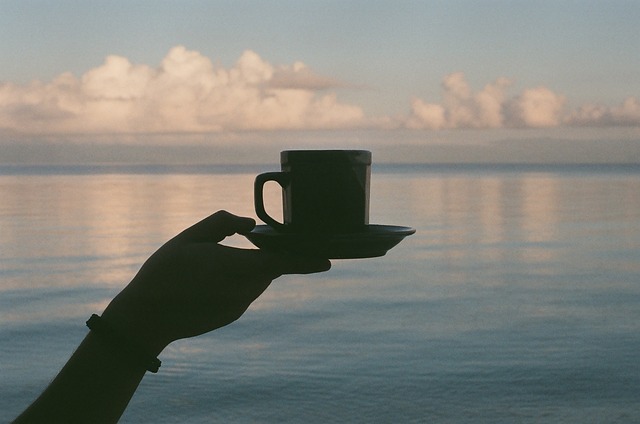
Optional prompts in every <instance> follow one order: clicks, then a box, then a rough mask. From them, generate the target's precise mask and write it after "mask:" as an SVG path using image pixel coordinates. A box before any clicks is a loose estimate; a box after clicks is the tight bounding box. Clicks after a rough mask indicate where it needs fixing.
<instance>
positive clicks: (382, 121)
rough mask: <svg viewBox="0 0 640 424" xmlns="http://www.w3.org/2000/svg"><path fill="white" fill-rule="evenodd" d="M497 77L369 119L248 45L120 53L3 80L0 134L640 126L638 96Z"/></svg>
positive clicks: (302, 71)
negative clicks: (216, 57) (583, 98)
mask: <svg viewBox="0 0 640 424" xmlns="http://www.w3.org/2000/svg"><path fill="white" fill-rule="evenodd" d="M512 85H513V83H512V81H511V80H510V79H508V78H505V77H500V78H497V79H496V80H495V81H494V82H491V83H489V84H487V85H485V86H484V87H483V88H482V89H481V90H479V91H474V90H473V89H472V88H471V87H470V85H469V84H468V82H467V81H466V79H465V75H464V74H463V73H462V72H456V73H452V74H450V75H447V76H445V78H444V79H443V81H442V86H441V99H440V100H439V101H438V102H427V101H425V100H423V99H420V98H414V99H413V100H412V101H411V103H410V112H409V113H408V114H407V115H405V116H401V117H384V116H382V117H375V118H373V117H367V116H365V113H364V111H363V109H362V108H361V107H360V106H358V105H353V104H347V103H343V102H341V101H339V100H338V98H337V95H336V93H335V92H334V91H332V90H335V89H338V88H343V87H345V84H343V83H341V82H340V81H338V80H336V79H333V78H331V77H326V76H322V75H318V74H317V73H315V72H314V71H313V70H311V69H310V68H309V67H307V66H306V65H305V64H304V63H302V62H295V63H293V64H289V65H273V64H271V63H269V62H267V61H266V60H264V59H263V58H261V57H260V56H259V55H258V54H257V53H255V52H253V51H250V50H248V51H245V52H244V53H243V54H242V55H241V56H240V58H239V59H238V61H237V62H236V63H235V64H234V65H233V66H232V67H230V68H224V67H221V66H215V65H214V64H213V62H212V61H211V60H210V59H209V58H207V57H205V56H203V55H202V54H200V53H199V52H197V51H192V50H188V49H186V48H185V47H183V46H177V47H174V48H172V49H171V50H170V51H169V52H168V54H167V55H166V57H165V58H164V59H163V60H162V62H161V63H160V65H159V66H158V67H151V66H148V65H144V64H133V63H131V62H130V61H129V60H128V59H127V58H125V57H121V56H115V55H114V56H108V57H107V58H106V59H105V62H104V63H103V64H102V65H101V66H99V67H97V68H94V69H91V70H89V71H88V72H86V73H85V74H83V75H81V76H80V77H77V76H75V75H73V74H71V73H63V74H61V75H59V76H58V77H56V78H54V79H53V80H52V81H50V82H40V81H33V82H31V83H29V84H24V85H20V84H13V83H10V82H4V83H0V131H4V132H10V133H13V134H36V135H37V134H54V135H55V134H139V133H210V132H225V131H227V132H233V131H244V130H252V131H254V130H292V129H302V130H304V129H349V128H411V129H416V130H441V129H459V128H466V129H469V128H470V129H491V128H553V127H561V126H601V127H608V126H640V100H638V98H637V97H629V98H627V99H626V100H624V101H623V102H621V104H619V105H617V106H613V107H611V106H605V105H582V106H579V107H577V108H575V109H569V108H568V101H567V99H566V97H565V96H563V95H562V94H559V93H556V92H554V91H552V90H551V89H549V88H547V87H544V86H538V87H533V88H525V89H523V90H522V91H520V92H519V93H517V94H515V95H510V94H509V90H510V88H511V87H512Z"/></svg>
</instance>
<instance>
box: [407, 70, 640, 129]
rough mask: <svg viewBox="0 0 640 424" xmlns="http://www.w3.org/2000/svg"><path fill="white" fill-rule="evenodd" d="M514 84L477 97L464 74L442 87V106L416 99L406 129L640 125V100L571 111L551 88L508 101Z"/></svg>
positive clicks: (489, 88) (504, 82)
mask: <svg viewBox="0 0 640 424" xmlns="http://www.w3.org/2000/svg"><path fill="white" fill-rule="evenodd" d="M510 86H511V81H510V80H509V79H507V78H504V77H500V78H498V79H496V80H495V81H494V82H493V83H491V84H487V85H486V86H485V87H484V88H483V89H482V90H480V91H478V92H474V91H473V90H472V89H471V87H470V86H469V84H468V83H467V81H466V80H465V77H464V74H463V73H462V72H456V73H453V74H450V75H447V76H446V77H445V78H444V79H443V82H442V98H441V102H440V103H428V102H425V101H423V100H422V99H419V98H415V99H413V100H412V102H411V113H410V115H409V116H408V117H407V119H406V120H405V126H406V127H408V128H414V129H434V130H438V129H456V128H551V127H560V126H603V127H606V126H640V100H638V98H636V97H629V98H627V99H626V100H625V101H624V102H622V103H621V104H620V105H619V106H614V107H608V106H602V105H583V106H580V107H578V108H577V109H575V110H572V111H571V110H567V107H566V105H567V99H566V97H565V96H563V95H561V94H558V93H556V92H554V91H552V90H551V89H549V88H547V87H544V86H539V87H534V88H526V89H524V90H522V92H521V93H520V94H518V95H515V96H512V97H508V96H507V90H508V88H509V87H510Z"/></svg>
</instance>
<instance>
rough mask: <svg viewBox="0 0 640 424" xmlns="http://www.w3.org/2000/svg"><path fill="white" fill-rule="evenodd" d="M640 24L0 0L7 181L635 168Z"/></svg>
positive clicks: (576, 13) (631, 16) (402, 5)
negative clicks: (314, 164)
mask: <svg viewBox="0 0 640 424" xmlns="http://www.w3.org/2000/svg"><path fill="white" fill-rule="evenodd" d="M637 22H640V2H639V1H633V0H628V1H621V0H612V1H603V0H601V1H587V0H584V1H557V0H550V1H547V0H540V1H519V0H512V1H492V0H476V1H471V0H447V1H429V0H423V1H405V0H388V1H381V0H366V1H361V0H355V1H336V0H324V1H313V0H308V1H299V0H298V1H293V0H287V1H285V0H283V1H265V0H262V1H243V0H236V1H231V0H228V1H193V0H184V1H177V0H171V1H167V0H153V1H151V0H149V1H131V0H126V1H125V0H111V1H87V0H74V1H70V0H60V1H56V2H51V1H46V0H40V1H35V0H1V1H0V163H40V162H65V161H67V162H118V161H125V162H126V161H141V162H167V161H169V162H170V161H179V162H186V163H198V162H212V161H213V162H215V161H219V162H225V161H233V160H238V161H246V160H249V161H255V160H259V159H260V158H261V157H263V156H264V155H271V156H269V157H274V158H277V151H279V150H280V149H286V148H370V149H372V150H374V154H375V153H376V152H379V153H380V156H381V158H382V159H383V160H389V161H404V162H410V161H440V162H475V161H511V162H521V161H524V162H527V161H529V162H531V161H539V162H548V161H559V162H575V161H578V162H585V161H586V162H637V163H640V29H639V26H638V25H637ZM272 152H275V153H272ZM374 160H375V156H374Z"/></svg>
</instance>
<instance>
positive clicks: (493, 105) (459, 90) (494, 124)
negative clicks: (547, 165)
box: [407, 72, 511, 129]
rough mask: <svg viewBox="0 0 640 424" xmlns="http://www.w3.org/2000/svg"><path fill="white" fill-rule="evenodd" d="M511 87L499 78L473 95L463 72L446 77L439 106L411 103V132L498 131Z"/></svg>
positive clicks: (501, 124)
mask: <svg viewBox="0 0 640 424" xmlns="http://www.w3.org/2000/svg"><path fill="white" fill-rule="evenodd" d="M510 84H511V81H509V80H508V79H507V78H498V79H497V80H496V81H495V82H493V83H491V84H487V85H486V86H485V87H484V88H483V89H482V90H481V91H480V92H478V93H473V91H472V90H471V87H469V84H468V83H467V81H466V80H465V78H464V74H463V73H462V72H456V73H454V74H450V75H447V76H446V77H445V78H444V80H443V82H442V104H432V103H425V102H424V101H422V100H421V99H414V100H413V102H412V115H411V116H410V117H409V118H408V120H407V126H408V127H410V128H426V129H445V128H499V127H502V126H503V121H504V116H503V112H502V107H503V102H504V92H505V90H506V88H507V87H508V86H509V85H510Z"/></svg>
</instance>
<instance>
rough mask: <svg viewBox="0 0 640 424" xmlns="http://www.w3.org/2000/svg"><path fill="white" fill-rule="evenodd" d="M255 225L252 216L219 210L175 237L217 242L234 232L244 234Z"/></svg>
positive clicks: (194, 240)
mask: <svg viewBox="0 0 640 424" xmlns="http://www.w3.org/2000/svg"><path fill="white" fill-rule="evenodd" d="M255 226H256V221H255V220H254V219H253V218H245V217H241V216H237V215H234V214H232V213H229V212H227V211H224V210H221V211H218V212H216V213H214V214H213V215H210V216H208V217H207V218H204V219H203V220H202V221H200V222H198V223H196V224H194V225H192V226H191V227H189V228H187V229H186V230H184V231H182V232H181V233H180V234H178V236H176V238H177V239H181V240H183V241H189V242H210V243H211V242H212V243H217V242H219V241H222V240H224V239H225V238H226V237H228V236H231V235H234V234H236V233H237V234H246V233H248V232H249V231H251V230H252V229H253V227H255Z"/></svg>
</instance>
